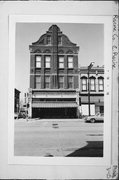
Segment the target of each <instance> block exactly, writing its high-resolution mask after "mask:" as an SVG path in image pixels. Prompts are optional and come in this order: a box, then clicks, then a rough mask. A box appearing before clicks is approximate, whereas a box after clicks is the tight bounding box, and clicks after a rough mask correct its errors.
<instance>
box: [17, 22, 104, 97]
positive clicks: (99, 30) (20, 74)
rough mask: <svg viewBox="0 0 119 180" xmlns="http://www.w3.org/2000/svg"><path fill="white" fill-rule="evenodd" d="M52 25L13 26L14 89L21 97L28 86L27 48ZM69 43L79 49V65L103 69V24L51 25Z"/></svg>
mask: <svg viewBox="0 0 119 180" xmlns="http://www.w3.org/2000/svg"><path fill="white" fill-rule="evenodd" d="M52 24H54V23H17V24H16V42H15V43H16V44H15V47H16V49H15V88H17V89H18V90H20V91H21V96H23V94H24V93H25V92H28V88H29V82H30V78H29V77H30V51H29V45H31V44H32V43H33V42H36V41H37V40H38V39H39V38H40V36H41V35H43V34H45V33H46V31H48V29H49V27H50V26H51V25H52ZM55 24H56V25H58V27H59V28H60V30H61V31H62V33H63V34H65V35H66V36H68V38H69V39H70V41H71V42H73V43H76V44H77V46H79V55H78V60H79V65H80V66H88V65H89V64H90V63H91V62H95V64H94V66H98V65H99V66H103V65H104V26H103V24H86V23H85V24H80V23H78V24H75V23H55Z"/></svg>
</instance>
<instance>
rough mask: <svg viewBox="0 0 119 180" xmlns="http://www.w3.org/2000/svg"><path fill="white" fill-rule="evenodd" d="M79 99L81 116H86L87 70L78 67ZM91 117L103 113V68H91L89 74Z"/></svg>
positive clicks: (87, 112)
mask: <svg viewBox="0 0 119 180" xmlns="http://www.w3.org/2000/svg"><path fill="white" fill-rule="evenodd" d="M79 76H80V78H79V79H80V97H81V109H82V114H83V115H88V114H89V111H88V103H89V102H88V69H87V67H80V73H79ZM89 82H90V83H89V85H90V88H89V89H90V109H91V115H94V114H96V113H97V112H100V113H104V67H93V68H92V69H91V70H90V74H89Z"/></svg>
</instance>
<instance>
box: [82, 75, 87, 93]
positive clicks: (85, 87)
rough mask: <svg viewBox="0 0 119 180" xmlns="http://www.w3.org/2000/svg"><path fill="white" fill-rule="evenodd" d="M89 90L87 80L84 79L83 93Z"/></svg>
mask: <svg viewBox="0 0 119 180" xmlns="http://www.w3.org/2000/svg"><path fill="white" fill-rule="evenodd" d="M86 90H87V79H86V78H84V79H82V91H86Z"/></svg>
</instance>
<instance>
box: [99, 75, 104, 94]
mask: <svg viewBox="0 0 119 180" xmlns="http://www.w3.org/2000/svg"><path fill="white" fill-rule="evenodd" d="M98 91H104V78H103V77H99V78H98Z"/></svg>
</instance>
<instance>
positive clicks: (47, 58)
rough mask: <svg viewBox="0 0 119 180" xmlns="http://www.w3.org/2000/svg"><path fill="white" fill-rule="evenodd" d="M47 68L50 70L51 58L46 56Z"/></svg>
mask: <svg viewBox="0 0 119 180" xmlns="http://www.w3.org/2000/svg"><path fill="white" fill-rule="evenodd" d="M45 67H46V68H50V56H45Z"/></svg>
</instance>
